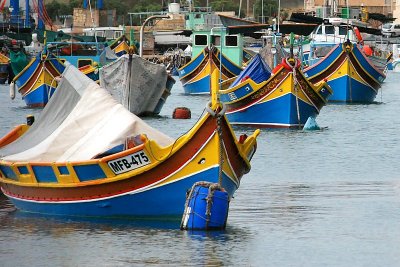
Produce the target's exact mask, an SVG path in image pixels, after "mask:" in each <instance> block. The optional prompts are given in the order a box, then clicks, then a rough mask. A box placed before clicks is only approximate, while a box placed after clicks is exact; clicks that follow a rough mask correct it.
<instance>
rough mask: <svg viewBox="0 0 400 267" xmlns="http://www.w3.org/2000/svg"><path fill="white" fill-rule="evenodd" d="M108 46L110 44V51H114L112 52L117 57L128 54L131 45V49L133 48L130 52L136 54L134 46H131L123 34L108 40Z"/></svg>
mask: <svg viewBox="0 0 400 267" xmlns="http://www.w3.org/2000/svg"><path fill="white" fill-rule="evenodd" d="M109 46H110V49H111V50H112V51H114V53H115V55H116V56H117V57H120V56H122V55H125V54H128V53H129V48H130V47H131V49H133V51H132V53H135V54H137V51H136V50H137V49H136V46H131V45H130V42H129V40H128V38H126V36H125V35H121V36H120V37H119V38H117V39H115V40H113V41H110V45H109Z"/></svg>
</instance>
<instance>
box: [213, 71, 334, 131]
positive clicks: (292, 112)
mask: <svg viewBox="0 0 400 267" xmlns="http://www.w3.org/2000/svg"><path fill="white" fill-rule="evenodd" d="M276 71H277V72H276V73H275V74H274V75H272V76H271V77H270V78H269V79H268V80H267V81H264V82H261V83H256V82H254V81H253V80H252V79H250V78H249V79H247V80H245V81H244V82H242V83H239V84H238V85H236V86H234V87H232V88H228V89H225V90H221V91H220V94H221V96H220V99H221V101H222V102H224V103H225V104H226V105H227V112H226V114H227V118H228V120H229V122H230V123H232V124H238V125H248V126H257V127H268V128H298V127H301V126H303V125H304V124H305V123H306V121H307V119H308V118H309V117H314V118H315V117H316V116H317V115H318V114H319V112H320V109H321V108H322V107H323V106H324V105H325V104H326V102H327V99H328V97H329V96H330V95H331V93H332V92H331V90H330V88H329V86H327V85H326V84H321V85H319V86H314V85H312V84H310V83H309V82H308V81H307V79H306V78H305V77H304V76H303V74H302V73H301V71H300V70H299V69H297V70H296V71H294V72H293V70H292V69H290V70H289V69H287V68H285V67H284V66H283V65H280V66H278V67H277V69H276Z"/></svg>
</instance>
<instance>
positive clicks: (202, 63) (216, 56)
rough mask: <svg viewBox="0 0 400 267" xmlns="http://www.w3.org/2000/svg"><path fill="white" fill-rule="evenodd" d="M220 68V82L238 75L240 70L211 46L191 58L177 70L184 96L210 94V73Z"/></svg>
mask: <svg viewBox="0 0 400 267" xmlns="http://www.w3.org/2000/svg"><path fill="white" fill-rule="evenodd" d="M220 68H221V71H220V77H221V80H222V81H224V80H227V79H229V78H232V77H235V76H237V75H239V73H240V72H241V71H242V68H241V67H239V66H238V65H236V64H235V63H233V62H232V61H230V60H229V59H228V58H227V57H225V56H224V55H223V54H221V52H220V50H219V49H218V48H217V47H215V46H211V48H208V47H206V48H204V49H203V51H202V52H201V53H200V54H199V55H197V56H196V57H195V58H193V59H192V60H191V61H190V62H189V63H187V64H186V65H184V66H183V67H181V68H180V69H179V70H178V73H179V79H180V80H181V82H182V85H183V89H184V90H185V93H186V94H210V87H211V82H210V81H211V73H212V72H213V71H214V70H218V71H219V69H220Z"/></svg>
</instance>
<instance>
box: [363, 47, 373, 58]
mask: <svg viewBox="0 0 400 267" xmlns="http://www.w3.org/2000/svg"><path fill="white" fill-rule="evenodd" d="M362 50H363V51H364V54H366V55H367V56H372V55H373V54H374V51H373V50H372V48H371V47H370V46H369V45H364V46H363V48H362Z"/></svg>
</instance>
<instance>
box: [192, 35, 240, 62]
mask: <svg viewBox="0 0 400 267" xmlns="http://www.w3.org/2000/svg"><path fill="white" fill-rule="evenodd" d="M211 45H214V46H215V47H217V48H218V49H219V50H220V51H221V52H222V54H223V55H225V56H226V57H227V58H229V59H230V60H231V61H232V62H233V63H235V64H237V65H238V66H241V65H242V63H243V36H242V35H240V34H233V35H229V34H226V32H225V30H222V31H221V29H218V30H211V31H196V32H193V34H192V58H194V57H196V56H197V55H198V54H200V53H201V52H202V51H203V49H204V48H205V47H207V46H208V47H209V46H211Z"/></svg>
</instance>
